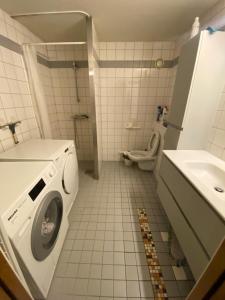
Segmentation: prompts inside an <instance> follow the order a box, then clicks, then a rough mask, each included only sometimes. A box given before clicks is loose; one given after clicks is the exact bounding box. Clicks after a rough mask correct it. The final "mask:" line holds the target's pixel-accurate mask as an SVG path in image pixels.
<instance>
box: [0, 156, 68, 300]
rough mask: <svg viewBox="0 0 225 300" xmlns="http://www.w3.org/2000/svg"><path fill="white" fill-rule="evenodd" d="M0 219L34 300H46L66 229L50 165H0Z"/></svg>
mask: <svg viewBox="0 0 225 300" xmlns="http://www.w3.org/2000/svg"><path fill="white" fill-rule="evenodd" d="M0 191H1V201H0V217H1V219H2V223H3V226H4V228H5V231H6V232H7V235H8V236H9V239H10V242H11V244H12V248H13V250H14V252H15V255H16V258H17V260H18V263H19V265H20V267H21V270H22V272H23V274H24V277H25V279H26V281H27V284H28V286H29V288H30V290H31V293H32V295H33V296H34V298H35V299H46V297H47V294H48V291H49V287H50V284H51V280H52V277H53V274H54V270H55V267H56V264H57V261H58V258H59V255H60V252H61V249H62V246H63V242H64V239H65V236H66V233H67V229H68V217H67V215H65V214H64V213H63V203H64V202H63V189H62V187H61V174H60V173H59V171H58V170H57V168H56V166H55V165H54V164H53V163H52V162H1V163H0Z"/></svg>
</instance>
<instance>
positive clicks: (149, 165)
mask: <svg viewBox="0 0 225 300" xmlns="http://www.w3.org/2000/svg"><path fill="white" fill-rule="evenodd" d="M159 144H160V134H159V132H158V131H153V132H152V134H151V137H150V139H149V142H148V146H147V150H146V151H141V150H133V151H127V152H124V154H125V155H127V156H128V157H129V159H130V160H131V161H134V162H136V163H137V164H138V167H139V168H140V169H141V170H145V171H153V169H154V167H155V160H156V157H157V152H158V149H159Z"/></svg>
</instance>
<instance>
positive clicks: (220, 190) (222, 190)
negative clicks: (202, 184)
mask: <svg viewBox="0 0 225 300" xmlns="http://www.w3.org/2000/svg"><path fill="white" fill-rule="evenodd" d="M214 190H215V191H217V192H218V193H224V189H222V188H221V187H219V186H215V187H214Z"/></svg>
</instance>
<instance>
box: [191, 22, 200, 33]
mask: <svg viewBox="0 0 225 300" xmlns="http://www.w3.org/2000/svg"><path fill="white" fill-rule="evenodd" d="M199 28H200V23H199V17H196V18H195V21H194V23H193V25H192V30H191V38H193V37H194V36H196V35H197V34H198V33H199Z"/></svg>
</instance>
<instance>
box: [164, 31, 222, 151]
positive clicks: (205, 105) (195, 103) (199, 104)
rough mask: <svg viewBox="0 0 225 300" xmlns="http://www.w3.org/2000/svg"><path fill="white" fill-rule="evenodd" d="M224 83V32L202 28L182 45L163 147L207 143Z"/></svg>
mask: <svg viewBox="0 0 225 300" xmlns="http://www.w3.org/2000/svg"><path fill="white" fill-rule="evenodd" d="M224 83H225V32H220V31H217V32H215V33H213V34H210V33H209V32H208V31H207V30H203V31H201V32H200V34H198V35H197V36H195V37H194V38H192V39H191V40H189V41H188V42H187V43H186V44H185V45H184V46H183V48H182V50H181V54H180V57H179V64H178V70H177V76H176V81H175V87H174V92H173V99H172V105H171V110H170V113H169V116H168V120H167V132H166V134H165V144H164V149H171V150H173V149H183V150H190V149H192V150H197V149H205V148H206V146H207V141H208V136H209V132H210V128H211V127H212V123H213V120H214V117H215V113H216V109H217V107H218V103H219V99H220V95H221V93H222V91H223V87H224Z"/></svg>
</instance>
